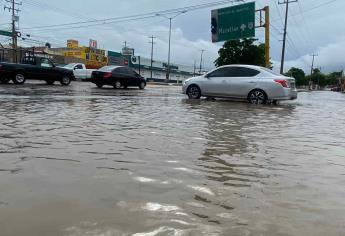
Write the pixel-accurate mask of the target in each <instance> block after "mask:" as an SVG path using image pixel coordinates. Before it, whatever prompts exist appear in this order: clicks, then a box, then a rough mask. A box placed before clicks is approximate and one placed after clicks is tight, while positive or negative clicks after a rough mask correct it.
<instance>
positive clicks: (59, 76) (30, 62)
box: [0, 57, 74, 86]
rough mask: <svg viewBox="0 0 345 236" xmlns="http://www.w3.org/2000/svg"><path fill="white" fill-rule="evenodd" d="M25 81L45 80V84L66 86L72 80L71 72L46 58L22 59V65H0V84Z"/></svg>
mask: <svg viewBox="0 0 345 236" xmlns="http://www.w3.org/2000/svg"><path fill="white" fill-rule="evenodd" d="M27 79H32V80H45V81H46V83H47V84H50V85H51V84H54V82H55V81H59V82H60V83H61V85H64V86H67V85H69V84H70V83H71V81H72V80H73V79H74V75H73V72H72V71H70V70H67V69H63V68H59V67H56V66H55V65H54V63H53V62H52V61H51V60H49V59H48V58H44V57H24V58H23V60H22V64H14V63H0V82H1V83H3V84H6V83H8V82H10V81H11V80H12V81H13V83H15V84H24V83H25V81H26V80H27Z"/></svg>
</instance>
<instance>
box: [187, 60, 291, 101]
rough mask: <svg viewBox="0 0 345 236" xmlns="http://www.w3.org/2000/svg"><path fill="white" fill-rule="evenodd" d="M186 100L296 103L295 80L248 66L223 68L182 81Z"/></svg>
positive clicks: (261, 68) (265, 69) (257, 67)
mask: <svg viewBox="0 0 345 236" xmlns="http://www.w3.org/2000/svg"><path fill="white" fill-rule="evenodd" d="M182 91H183V93H184V94H187V95H188V97H189V98H190V99H199V98H200V97H214V98H216V97H218V98H236V99H246V100H248V101H249V102H250V103H254V104H265V103H267V102H268V101H272V102H274V103H275V102H277V101H281V100H293V99H297V89H296V85H295V79H294V78H290V77H286V76H284V75H281V74H278V73H275V72H273V71H272V70H270V69H267V68H263V67H259V66H251V65H227V66H222V67H219V68H217V69H214V70H212V71H211V72H209V73H207V74H205V75H202V76H198V77H194V78H191V79H188V80H186V81H184V83H183V87H182Z"/></svg>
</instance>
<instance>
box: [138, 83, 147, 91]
mask: <svg viewBox="0 0 345 236" xmlns="http://www.w3.org/2000/svg"><path fill="white" fill-rule="evenodd" d="M145 87H146V83H145V82H144V81H142V82H140V84H139V89H141V90H143V89H145Z"/></svg>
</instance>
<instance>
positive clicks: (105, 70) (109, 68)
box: [99, 66, 116, 72]
mask: <svg viewBox="0 0 345 236" xmlns="http://www.w3.org/2000/svg"><path fill="white" fill-rule="evenodd" d="M115 68H116V66H104V67H102V68H101V69H99V71H103V72H112V71H113V70H114V69H115Z"/></svg>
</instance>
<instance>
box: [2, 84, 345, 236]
mask: <svg viewBox="0 0 345 236" xmlns="http://www.w3.org/2000/svg"><path fill="white" fill-rule="evenodd" d="M180 90H181V88H180V87H168V86H149V87H147V88H146V90H143V91H141V90H138V89H130V90H114V89H110V88H109V89H108V88H104V89H98V88H95V86H94V85H91V84H89V83H78V82H75V83H73V84H72V85H71V86H70V87H67V88H66V87H61V86H59V85H55V86H46V85H40V84H26V85H23V86H15V85H1V86H0V102H1V105H0V119H1V123H0V130H1V132H0V235H1V236H17V235H25V236H45V235H47V236H48V235H49V236H60V235H61V236H101V235H102V236H113V235H116V236H117V235H119V236H120V235H135V236H153V235H195V236H197V235H255V236H256V235H258V236H259V235H272V236H273V235H274V236H280V235H281V236H283V235H284V236H287V235H313V236H317V235H320V236H323V235H328V236H331V235H332V236H333V235H344V234H345V203H344V199H345V188H344V186H345V129H344V124H345V108H344V104H345V94H340V93H333V92H312V93H300V94H299V99H298V100H297V101H292V102H285V103H282V104H280V105H278V106H253V105H249V104H247V103H237V102H231V101H208V100H200V101H190V100H187V99H186V97H185V96H183V95H182V94H180Z"/></svg>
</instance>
